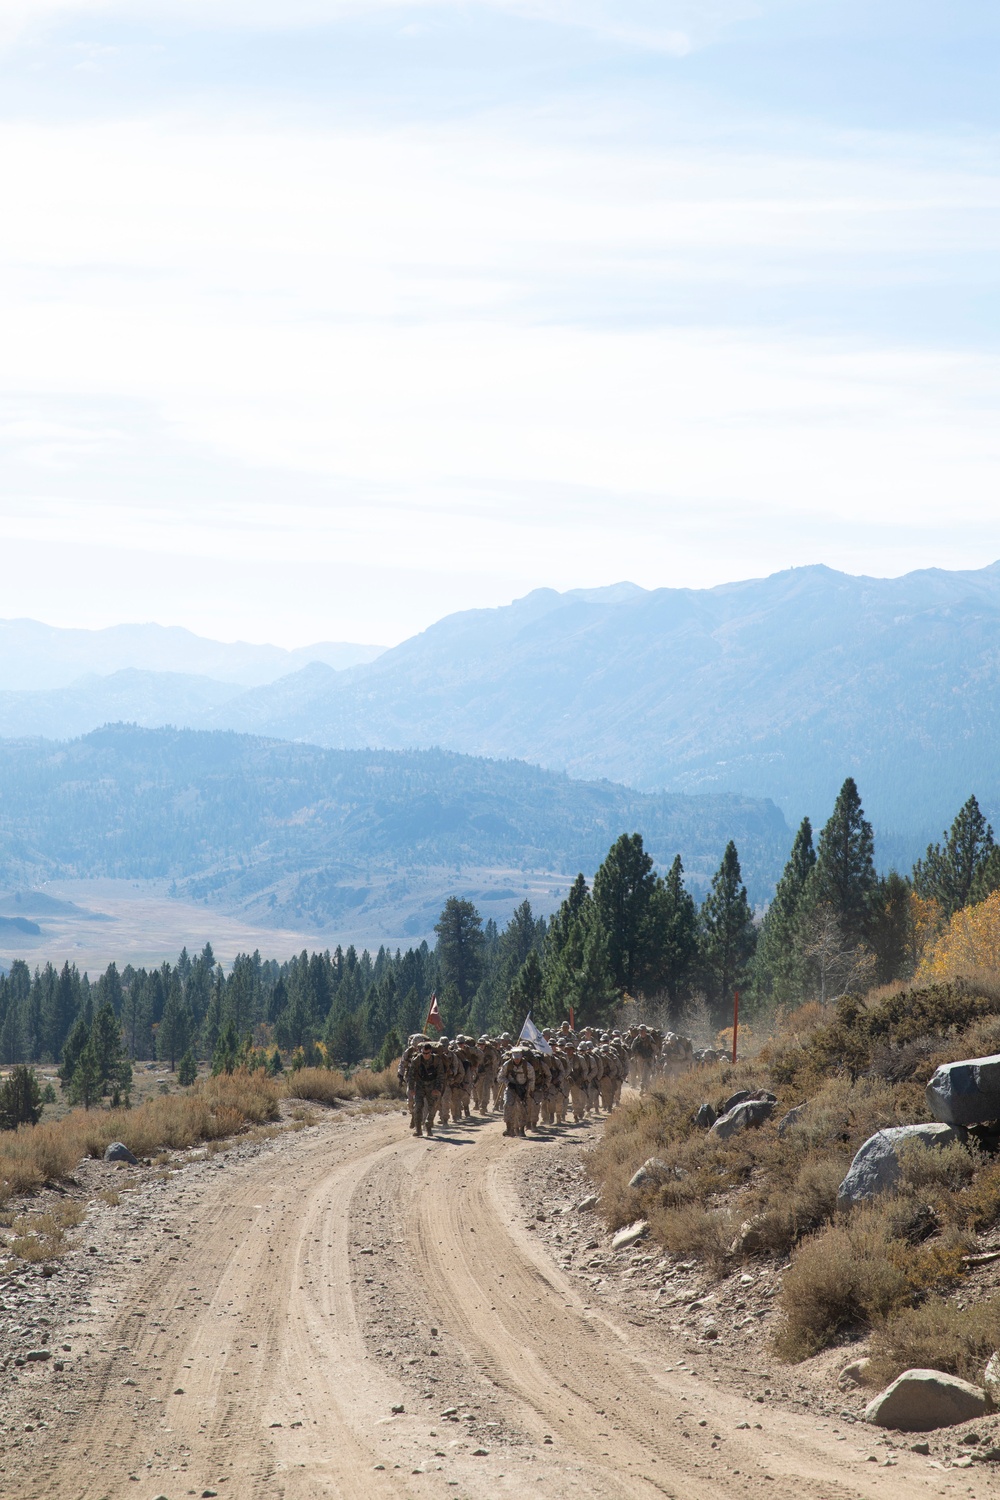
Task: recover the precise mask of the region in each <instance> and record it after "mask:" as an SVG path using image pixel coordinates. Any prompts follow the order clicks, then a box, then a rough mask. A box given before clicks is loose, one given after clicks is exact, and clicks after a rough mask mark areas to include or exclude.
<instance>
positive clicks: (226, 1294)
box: [5, 1113, 987, 1500]
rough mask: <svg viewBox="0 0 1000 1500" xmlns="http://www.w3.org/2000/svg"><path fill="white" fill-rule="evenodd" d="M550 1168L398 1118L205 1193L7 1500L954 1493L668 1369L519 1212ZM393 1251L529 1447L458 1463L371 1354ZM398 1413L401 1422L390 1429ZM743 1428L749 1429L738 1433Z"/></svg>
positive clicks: (112, 1324) (233, 1177) (210, 1183)
mask: <svg viewBox="0 0 1000 1500" xmlns="http://www.w3.org/2000/svg"><path fill="white" fill-rule="evenodd" d="M459 1141H461V1142H462V1145H461V1149H459V1147H458V1143H459ZM544 1149H545V1145H544V1143H542V1142H532V1141H529V1142H511V1141H509V1140H506V1139H504V1137H503V1135H502V1133H501V1130H500V1128H499V1127H498V1125H497V1124H496V1123H495V1122H491V1123H489V1124H486V1125H484V1124H477V1125H475V1126H471V1127H470V1126H465V1127H461V1128H460V1129H458V1130H453V1131H452V1132H451V1138H450V1139H449V1138H443V1139H436V1140H432V1141H425V1140H417V1139H414V1138H413V1137H411V1136H410V1134H409V1132H408V1130H407V1128H406V1122H405V1120H404V1119H402V1118H401V1117H400V1116H399V1115H398V1114H396V1113H393V1114H389V1115H385V1114H383V1115H375V1116H371V1117H367V1118H366V1117H356V1118H354V1119H351V1120H344V1119H343V1118H338V1117H336V1116H334V1117H330V1118H327V1119H325V1120H324V1122H323V1123H322V1124H321V1125H320V1126H319V1127H318V1128H317V1129H315V1130H309V1131H305V1132H303V1133H301V1134H299V1135H297V1136H294V1137H286V1138H285V1139H283V1140H282V1141H281V1142H279V1143H278V1144H277V1145H276V1147H275V1149H274V1150H273V1151H270V1152H267V1153H265V1154H263V1155H259V1156H257V1157H256V1158H255V1159H254V1160H250V1161H246V1162H243V1163H241V1164H236V1165H229V1166H227V1167H226V1168H225V1169H223V1170H220V1171H215V1170H211V1171H205V1172H204V1173H203V1175H202V1177H201V1178H200V1179H199V1182H198V1185H197V1187H196V1186H195V1185H194V1183H192V1185H191V1187H190V1189H188V1190H186V1196H185V1195H184V1194H182V1195H181V1197H180V1198H179V1199H178V1206H177V1209H176V1218H177V1221H178V1222H180V1223H181V1224H182V1231H181V1234H182V1237H181V1239H180V1241H178V1240H177V1239H173V1238H172V1239H167V1237H166V1236H165V1235H163V1234H157V1235H155V1236H154V1235H152V1234H151V1239H153V1240H154V1243H153V1244H152V1246H151V1248H150V1252H149V1254H148V1255H147V1256H146V1258H145V1259H144V1262H143V1264H142V1265H141V1266H137V1267H136V1269H135V1272H134V1275H133V1276H132V1278H131V1280H130V1281H129V1283H128V1284H127V1285H118V1286H116V1288H115V1294H116V1295H117V1297H118V1299H119V1310H118V1312H117V1313H116V1314H115V1315H114V1316H113V1317H112V1318H110V1319H109V1321H108V1328H107V1332H106V1335H105V1338H106V1348H107V1350H108V1351H109V1352H108V1354H107V1355H106V1357H105V1360H104V1363H103V1365H102V1366H101V1368H100V1369H99V1370H96V1371H95V1372H94V1378H93V1380H92V1382H91V1386H90V1398H89V1402H88V1404H87V1405H86V1406H83V1405H81V1406H80V1410H79V1415H77V1416H76V1417H75V1418H72V1419H69V1418H64V1422H65V1424H66V1425H65V1426H64V1427H63V1428H62V1429H59V1428H58V1427H54V1428H53V1444H54V1446H53V1448H52V1450H51V1452H50V1454H49V1455H48V1460H49V1463H48V1467H47V1468H46V1469H45V1471H44V1473H39V1474H36V1475H34V1476H28V1475H22V1476H19V1477H18V1479H17V1480H16V1482H15V1483H14V1487H13V1488H11V1489H7V1488H5V1494H7V1495H10V1496H11V1500H104V1497H108V1500H124V1497H128V1500H152V1497H154V1496H156V1495H160V1494H164V1495H166V1496H168V1497H169V1500H177V1497H180V1496H186V1495H188V1494H192V1493H193V1494H195V1495H201V1493H202V1490H203V1489H206V1488H208V1489H215V1490H217V1491H218V1493H219V1495H220V1496H225V1497H227V1500H279V1497H280V1500H320V1497H330V1500H335V1497H337V1500H339V1497H343V1500H361V1497H364V1500H378V1497H379V1496H382V1495H384V1496H405V1497H414V1500H424V1497H431V1496H443V1495H449V1494H456V1495H459V1496H466V1495H467V1496H470V1497H471V1496H473V1495H474V1496H476V1500H485V1497H487V1496H488V1497H491V1500H492V1497H493V1496H503V1495H506V1494H511V1495H515V1494H516V1495H518V1496H521V1497H524V1496H526V1495H527V1496H532V1497H534V1496H536V1495H538V1496H541V1495H548V1496H553V1497H559V1496H570V1495H572V1496H574V1497H581V1500H589V1497H595V1500H596V1497H598V1496H600V1497H601V1500H643V1497H647V1496H648V1497H654V1496H655V1497H658V1496H672V1497H674V1500H740V1497H745V1500H757V1497H760V1496H764V1495H767V1496H771V1497H774V1496H777V1497H779V1500H785V1497H795V1500H861V1497H864V1500H871V1497H873V1496H886V1497H889V1500H903V1497H912V1496H913V1495H914V1494H918V1493H940V1489H941V1486H940V1480H941V1479H942V1478H943V1476H942V1475H940V1474H938V1475H937V1476H936V1479H937V1481H938V1482H937V1483H935V1476H932V1475H929V1474H928V1472H927V1470H926V1468H925V1467H923V1466H921V1465H919V1463H918V1461H917V1460H916V1459H914V1460H913V1463H912V1464H911V1463H910V1462H909V1455H905V1456H904V1457H905V1459H906V1462H903V1461H901V1462H900V1465H899V1467H897V1468H893V1469H889V1470H882V1469H880V1470H879V1471H878V1473H877V1475H876V1474H874V1473H873V1472H872V1469H871V1467H869V1466H867V1465H865V1464H863V1463H862V1461H861V1460H862V1457H863V1453H862V1452H861V1451H859V1450H860V1448H861V1446H862V1445H863V1444H864V1443H865V1441H866V1438H865V1434H864V1433H858V1435H857V1439H856V1440H852V1441H851V1442H850V1443H849V1444H837V1443H836V1441H835V1440H834V1438H833V1436H832V1435H831V1434H830V1433H829V1432H818V1431H817V1430H816V1425H815V1424H814V1423H811V1422H809V1421H807V1420H803V1419H801V1418H798V1417H796V1416H795V1415H793V1414H791V1413H786V1412H775V1411H772V1410H766V1411H765V1409H763V1408H761V1407H760V1406H759V1405H756V1404H755V1403H753V1402H752V1401H751V1400H750V1399H749V1398H748V1396H747V1395H746V1394H745V1393H742V1392H734V1391H727V1390H725V1389H722V1388H721V1386H714V1385H708V1384H706V1383H704V1382H702V1381H699V1380H698V1379H696V1378H695V1377H693V1376H691V1375H688V1374H679V1373H678V1372H676V1371H672V1372H670V1373H666V1372H665V1371H664V1369H663V1366H664V1364H665V1363H667V1362H668V1361H669V1359H670V1349H669V1347H668V1346H666V1345H665V1344H664V1341H663V1338H662V1336H661V1335H657V1334H652V1333H650V1332H649V1331H647V1330H638V1329H634V1328H627V1327H622V1326H619V1325H618V1324H617V1323H616V1322H615V1321H614V1319H612V1318H611V1317H609V1316H607V1315H605V1314H602V1313H601V1312H600V1310H598V1309H591V1308H588V1307H587V1305H586V1303H585V1302H584V1300H583V1298H582V1296H581V1294H580V1292H579V1291H578V1290H577V1287H576V1285H575V1284H574V1283H573V1282H572V1281H571V1280H570V1279H569V1278H568V1277H567V1276H565V1275H564V1274H563V1273H562V1272H561V1271H560V1270H559V1269H557V1268H556V1267H555V1265H554V1264H553V1263H552V1262H551V1261H550V1260H549V1259H548V1257H547V1255H546V1254H545V1252H544V1251H543V1250H542V1249H541V1248H540V1247H538V1246H537V1245H535V1244H534V1243H533V1242H532V1236H531V1235H529V1234H528V1233H527V1232H526V1231H525V1229H524V1228H523V1226H522V1220H521V1217H520V1215H519V1212H518V1201H517V1191H516V1189H517V1180H518V1173H519V1166H520V1164H522V1163H523V1160H524V1154H525V1153H526V1152H530V1151H538V1150H544ZM374 1201H377V1202H378V1203H380V1204H382V1205H383V1206H384V1205H391V1214H392V1223H393V1230H392V1233H391V1235H390V1236H389V1237H388V1239H387V1241H386V1242H385V1243H383V1244H381V1245H375V1246H372V1247H370V1253H369V1254H368V1255H367V1256H366V1258H365V1259H364V1260H363V1261H362V1262H360V1264H359V1262H358V1259H357V1257H356V1255H355V1257H354V1263H353V1265H352V1245H351V1240H352V1233H351V1232H352V1227H356V1226H357V1224H358V1222H359V1220H361V1219H362V1218H363V1217H364V1215H365V1214H366V1212H367V1211H368V1205H370V1204H371V1203H372V1202H374ZM183 1226H186V1228H184V1227H183ZM175 1227H176V1226H175ZM355 1250H356V1247H355ZM380 1255H383V1256H385V1257H387V1261H386V1264H385V1265H383V1268H382V1271H381V1272H380V1273H379V1274H384V1275H391V1276H392V1277H393V1278H394V1282H395V1284H396V1285H397V1287H398V1286H399V1284H400V1283H401V1286H402V1293H403V1295H404V1296H405V1297H407V1298H409V1299H411V1300H412V1302H413V1305H415V1306H419V1307H420V1308H421V1309H423V1310H424V1312H425V1313H426V1316H427V1318H428V1319H429V1320H430V1319H434V1320H436V1321H437V1322H438V1323H439V1324H440V1325H441V1327H442V1329H445V1330H447V1335H448V1339H449V1341H450V1343H451V1344H452V1345H454V1346H455V1347H456V1348H457V1349H458V1350H460V1351H461V1355H462V1358H463V1359H464V1360H465V1361H466V1363H467V1366H468V1368H469V1369H470V1371H475V1372H476V1375H477V1378H478V1379H480V1380H485V1381H487V1382H489V1383H490V1386H491V1389H493V1390H494V1391H495V1392H496V1399H497V1401H498V1402H499V1403H500V1406H501V1407H502V1408H503V1413H504V1416H505V1419H506V1423H507V1425H508V1427H509V1429H510V1430H516V1431H518V1432H519V1433H521V1434H523V1435H524V1441H522V1442H521V1443H519V1444H514V1445H512V1446H511V1445H507V1446H505V1445H504V1444H502V1443H499V1444H498V1445H497V1446H496V1447H495V1448H491V1450H490V1451H489V1452H488V1453H487V1454H484V1455H481V1456H475V1455H474V1454H473V1452H472V1445H471V1444H467V1443H456V1444H453V1445H452V1446H451V1447H450V1448H449V1447H448V1445H447V1443H446V1441H445V1438H444V1437H443V1436H435V1435H434V1434H433V1432H432V1429H433V1424H434V1421H435V1419H436V1417H437V1411H436V1404H432V1405H431V1406H427V1405H426V1404H421V1403H420V1402H419V1401H415V1400H414V1391H413V1390H412V1389H411V1388H410V1387H409V1386H408V1385H407V1384H406V1383H405V1382H404V1380H403V1379H402V1378H401V1377H400V1375H399V1374H398V1373H397V1372H396V1371H395V1370H394V1369H391V1368H388V1367H386V1366H385V1365H384V1364H383V1365H380V1364H379V1362H378V1360H377V1359H375V1358H374V1357H373V1355H372V1351H371V1348H370V1347H369V1345H368V1344H366V1340H365V1336H364V1331H363V1325H364V1323H365V1317H364V1316H363V1315H362V1308H361V1300H360V1298H359V1295H358V1292H359V1285H358V1283H359V1279H360V1278H361V1276H362V1273H363V1272H371V1271H372V1269H373V1267H377V1266H378V1265H379V1256H380ZM369 1332H371V1330H370V1329H369ZM391 1336H392V1331H391V1329H390V1330H384V1331H383V1337H391ZM126 1382H127V1383H126ZM178 1392H179V1393H178ZM393 1405H403V1406H405V1407H406V1411H404V1412H403V1413H402V1414H400V1415H396V1416H393V1415H392V1414H391V1408H392V1406H393ZM746 1421H749V1422H750V1423H751V1428H750V1430H744V1431H740V1430H739V1423H740V1422H746ZM755 1421H762V1422H763V1428H762V1430H760V1431H758V1430H755V1429H754V1428H753V1426H752V1424H753V1423H754V1422H755ZM699 1423H703V1424H704V1425H701V1426H699V1425H698V1424H699ZM276 1424H280V1425H276ZM716 1435H718V1436H716ZM449 1436H450V1434H449ZM547 1436H548V1437H551V1439H552V1441H551V1443H550V1444H546V1443H545V1441H544V1440H545V1438H546V1437H547ZM377 1465H383V1466H384V1467H382V1468H376V1466H377ZM859 1471H860V1472H859ZM132 1476H134V1477H132ZM956 1477H957V1476H956ZM9 1482H10V1475H9V1474H8V1483H9ZM968 1483H969V1480H968V1479H967V1480H966V1484H968ZM963 1487H964V1486H963ZM983 1493H984V1494H985V1493H987V1491H986V1490H983Z"/></svg>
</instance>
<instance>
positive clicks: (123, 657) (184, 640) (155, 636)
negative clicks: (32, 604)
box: [0, 620, 382, 729]
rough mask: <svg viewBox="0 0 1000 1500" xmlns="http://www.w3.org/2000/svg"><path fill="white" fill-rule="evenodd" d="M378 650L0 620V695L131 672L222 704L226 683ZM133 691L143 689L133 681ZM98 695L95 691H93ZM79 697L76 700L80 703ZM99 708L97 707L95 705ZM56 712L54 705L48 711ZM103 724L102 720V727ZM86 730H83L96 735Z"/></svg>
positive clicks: (160, 629) (250, 682)
mask: <svg viewBox="0 0 1000 1500" xmlns="http://www.w3.org/2000/svg"><path fill="white" fill-rule="evenodd" d="M381 650H382V647H381V646H358V645H352V644H348V643H346V642H342V641H318V642H317V643H316V644H315V645H313V646H301V647H299V648H298V649H297V650H295V651H287V650H285V648H284V647H283V646H254V645H250V644H249V643H248V642H246V641H235V642H232V643H231V644H227V643H225V642H223V641H211V640H207V639H206V638H205V637H204V636H200V635H194V634H192V632H191V631H190V630H184V629H182V628H181V627H180V626H178V625H112V626H109V627H108V628H107V629H106V630H64V629H60V628H59V627H58V626H55V625H42V624H40V623H39V621H37V620H0V692H9V691H16V692H32V693H34V692H39V691H44V690H48V689H52V688H65V687H69V686H70V685H71V684H73V685H79V679H81V678H84V679H94V678H98V677H108V676H110V675H111V674H112V673H118V672H126V671H133V672H137V673H138V675H139V676H140V677H141V676H142V675H144V674H154V675H155V674H160V673H167V674H173V673H181V674H183V675H186V676H197V677H208V678H215V679H218V683H217V686H219V687H222V696H219V693H218V692H217V693H216V696H215V701H217V702H221V701H223V697H224V694H225V689H224V686H222V685H226V684H235V685H236V686H238V687H258V686H261V685H262V684H263V683H267V682H273V681H274V680H275V678H277V677H284V676H286V675H287V674H288V673H289V672H296V671H298V670H299V668H301V667H304V666H307V665H308V663H309V662H314V661H315V662H324V663H325V664H326V665H327V666H329V667H335V668H343V667H353V666H357V665H358V663H360V662H370V661H374V659H375V657H376V656H378V654H379V652H380V651H381ZM132 681H133V683H134V685H135V688H136V691H137V692H138V693H140V694H141V693H142V692H143V691H144V688H143V685H142V683H141V682H138V681H137V680H136V679H132ZM92 690H93V691H95V692H96V691H97V689H96V688H92ZM79 696H80V695H79V693H78V694H77V701H79ZM95 701H99V700H95ZM53 709H54V711H55V709H56V705H53ZM101 722H103V720H102V721H101ZM94 727H95V726H94V724H88V726H87V728H88V729H92V728H94Z"/></svg>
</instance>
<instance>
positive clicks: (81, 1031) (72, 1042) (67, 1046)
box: [59, 1015, 90, 1089]
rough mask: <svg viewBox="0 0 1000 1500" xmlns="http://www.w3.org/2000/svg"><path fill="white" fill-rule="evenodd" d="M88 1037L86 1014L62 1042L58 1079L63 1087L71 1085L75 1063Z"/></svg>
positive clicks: (88, 1027)
mask: <svg viewBox="0 0 1000 1500" xmlns="http://www.w3.org/2000/svg"><path fill="white" fill-rule="evenodd" d="M89 1039H90V1023H89V1022H88V1020H87V1017H86V1015H82V1016H81V1017H80V1019H79V1020H78V1021H77V1023H76V1025H75V1026H74V1027H73V1029H72V1031H71V1032H70V1034H69V1036H68V1037H67V1038H66V1041H65V1042H64V1044H63V1053H62V1065H61V1067H60V1069H59V1079H60V1082H61V1084H62V1087H63V1088H64V1089H68V1088H70V1086H71V1085H72V1082H73V1074H74V1073H75V1072H76V1065H77V1063H78V1062H79V1061H80V1058H81V1056H82V1054H83V1049H84V1047H86V1045H87V1042H88V1040H89Z"/></svg>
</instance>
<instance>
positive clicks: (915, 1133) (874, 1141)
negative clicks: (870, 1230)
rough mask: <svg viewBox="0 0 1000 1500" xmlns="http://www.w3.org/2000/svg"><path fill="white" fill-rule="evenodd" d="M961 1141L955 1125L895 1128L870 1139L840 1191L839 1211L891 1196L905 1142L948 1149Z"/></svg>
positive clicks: (960, 1134)
mask: <svg viewBox="0 0 1000 1500" xmlns="http://www.w3.org/2000/svg"><path fill="white" fill-rule="evenodd" d="M961 1139H962V1132H961V1131H960V1130H957V1129H956V1128H955V1127H954V1126H953V1125H893V1126H890V1127H889V1128H888V1129H886V1130H879V1131H876V1133H875V1134H874V1135H871V1136H869V1137H868V1139H867V1140H866V1141H865V1143H864V1145H863V1146H862V1147H861V1149H860V1150H859V1151H858V1153H857V1155H856V1156H855V1158H854V1160H853V1161H852V1162H851V1165H850V1168H849V1169H848V1173H847V1176H846V1177H845V1178H844V1180H843V1182H842V1183H841V1184H840V1187H839V1188H838V1190H837V1207H838V1208H852V1207H853V1206H854V1204H855V1203H863V1202H864V1201H865V1200H866V1199H868V1198H874V1197H876V1196H877V1195H878V1194H879V1193H885V1192H888V1191H889V1190H890V1189H891V1188H894V1187H895V1185H896V1183H897V1182H898V1181H899V1173H900V1166H899V1156H898V1155H897V1152H898V1150H899V1147H900V1146H902V1145H903V1144H904V1142H906V1141H917V1142H919V1143H920V1144H921V1145H924V1146H928V1147H930V1146H947V1145H948V1144H949V1143H950V1142H951V1141H959V1140H961Z"/></svg>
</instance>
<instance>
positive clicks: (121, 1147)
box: [104, 1141, 139, 1167]
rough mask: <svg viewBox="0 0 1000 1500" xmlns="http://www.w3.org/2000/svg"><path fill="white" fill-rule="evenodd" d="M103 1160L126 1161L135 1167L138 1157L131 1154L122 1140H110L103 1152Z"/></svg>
mask: <svg viewBox="0 0 1000 1500" xmlns="http://www.w3.org/2000/svg"><path fill="white" fill-rule="evenodd" d="M104 1160H105V1161H127V1162H128V1163H129V1165H130V1166H132V1167H137V1166H138V1165H139V1158H138V1157H137V1156H133V1155H132V1153H131V1151H130V1150H129V1149H128V1147H127V1146H126V1144H125V1142H124V1141H112V1142H111V1145H110V1146H108V1148H107V1150H106V1151H105V1153H104Z"/></svg>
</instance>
